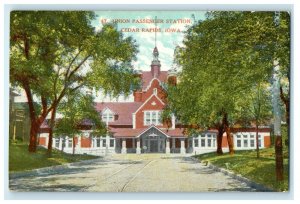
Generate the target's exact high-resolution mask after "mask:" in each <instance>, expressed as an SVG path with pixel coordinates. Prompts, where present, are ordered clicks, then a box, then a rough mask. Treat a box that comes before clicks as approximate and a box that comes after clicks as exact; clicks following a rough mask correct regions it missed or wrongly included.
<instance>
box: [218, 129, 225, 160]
mask: <svg viewBox="0 0 300 204" xmlns="http://www.w3.org/2000/svg"><path fill="white" fill-rule="evenodd" d="M223 133H224V128H223V124H221V125H219V127H218V136H217V155H222V154H223V150H222V141H223Z"/></svg>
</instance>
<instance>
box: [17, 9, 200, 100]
mask: <svg viewBox="0 0 300 204" xmlns="http://www.w3.org/2000/svg"><path fill="white" fill-rule="evenodd" d="M95 13H96V19H95V20H94V21H92V26H94V27H95V29H96V30H97V31H99V30H101V29H102V27H103V24H104V23H106V22H115V21H117V22H118V23H117V29H118V30H119V31H121V32H122V33H123V35H124V37H129V36H132V38H133V39H135V40H136V43H137V44H138V50H139V53H138V54H137V60H136V61H133V63H132V64H133V67H134V69H136V70H142V71H150V65H151V61H152V59H153V56H152V52H153V49H154V47H155V31H154V29H155V28H157V29H160V31H159V32H156V46H157V48H158V51H159V60H160V62H161V70H163V71H167V70H169V69H172V68H173V66H174V64H173V54H174V49H175V47H176V46H177V45H178V46H182V40H183V38H184V31H186V29H187V28H188V26H191V25H192V24H193V23H194V21H195V20H196V21H198V20H203V19H205V11H95ZM193 16H194V17H193ZM155 17H156V18H157V21H158V23H157V24H156V25H155V24H154V23H152V22H148V23H144V22H143V20H145V21H149V20H152V21H153V20H154V19H155ZM133 29H134V30H135V31H137V29H139V30H138V31H139V32H133ZM151 29H152V30H151ZM128 31H129V32H128ZM171 31H173V32H171ZM19 93H20V94H21V96H20V97H16V102H25V101H27V99H26V96H25V93H24V91H22V90H20V92H19ZM94 95H95V102H108V101H119V102H132V101H133V96H129V97H127V98H125V97H124V96H120V97H117V98H110V97H108V96H104V95H103V94H102V93H101V92H100V91H95V92H94Z"/></svg>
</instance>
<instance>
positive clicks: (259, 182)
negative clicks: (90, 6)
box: [9, 10, 291, 192]
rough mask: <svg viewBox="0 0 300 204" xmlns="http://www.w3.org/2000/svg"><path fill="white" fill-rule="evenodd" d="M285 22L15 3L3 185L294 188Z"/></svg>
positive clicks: (275, 15)
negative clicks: (20, 7)
mask: <svg viewBox="0 0 300 204" xmlns="http://www.w3.org/2000/svg"><path fill="white" fill-rule="evenodd" d="M290 18H291V17H290V13H289V12H287V11H280V12H275V11H17V10H16V11H11V13H10V50H9V51H10V59H9V60H10V61H9V66H10V67H9V70H10V84H9V86H10V100H9V104H10V110H9V115H10V120H9V189H10V191H12V192H15V191H17V192H40V191H43V192H44V191H50V192H75V191H76V192H78V191H79V192H225V191H226V192H287V191H289V171H288V169H289V124H290V119H289V115H290V113H289V110H290V96H289V93H290V90H289V88H290V71H289V70H290Z"/></svg>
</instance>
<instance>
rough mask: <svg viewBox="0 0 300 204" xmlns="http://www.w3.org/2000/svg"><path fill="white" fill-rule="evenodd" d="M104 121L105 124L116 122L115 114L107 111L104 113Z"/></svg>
mask: <svg viewBox="0 0 300 204" xmlns="http://www.w3.org/2000/svg"><path fill="white" fill-rule="evenodd" d="M102 121H103V122H105V123H108V122H113V121H114V113H113V112H112V111H111V110H109V109H105V110H104V111H103V113H102Z"/></svg>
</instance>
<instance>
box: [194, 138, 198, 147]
mask: <svg viewBox="0 0 300 204" xmlns="http://www.w3.org/2000/svg"><path fill="white" fill-rule="evenodd" d="M194 146H195V147H199V140H198V139H194Z"/></svg>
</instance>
